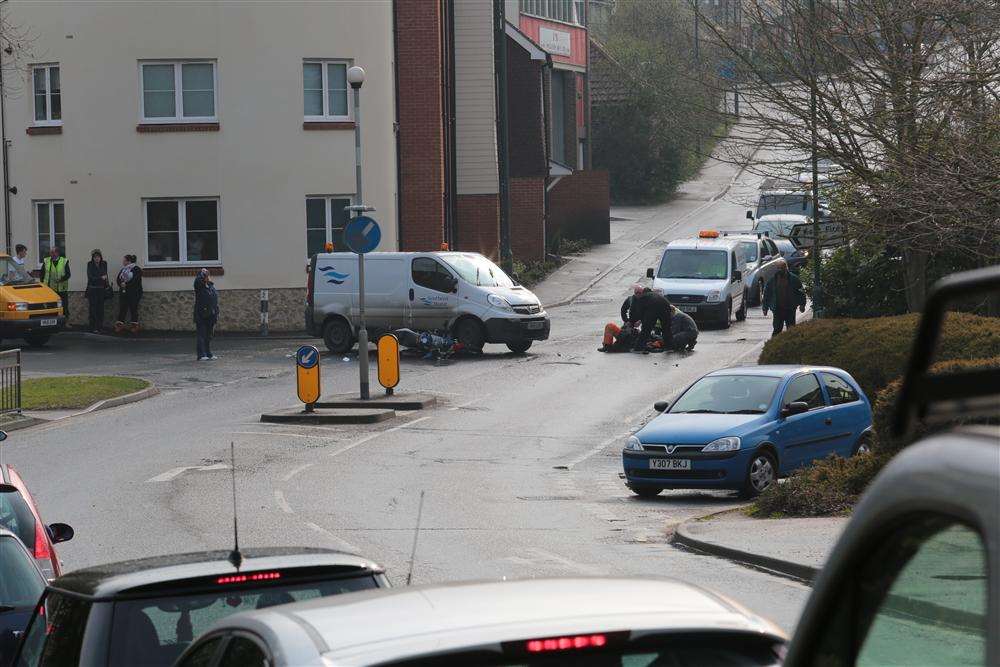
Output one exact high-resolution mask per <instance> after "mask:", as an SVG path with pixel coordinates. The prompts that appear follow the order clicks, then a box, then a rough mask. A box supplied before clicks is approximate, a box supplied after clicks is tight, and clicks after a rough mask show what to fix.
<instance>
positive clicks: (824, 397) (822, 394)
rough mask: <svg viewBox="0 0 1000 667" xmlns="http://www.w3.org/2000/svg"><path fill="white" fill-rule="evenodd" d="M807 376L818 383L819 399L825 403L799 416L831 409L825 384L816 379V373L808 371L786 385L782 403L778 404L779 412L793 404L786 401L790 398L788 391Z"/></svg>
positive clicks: (782, 394) (782, 393)
mask: <svg viewBox="0 0 1000 667" xmlns="http://www.w3.org/2000/svg"><path fill="white" fill-rule="evenodd" d="M807 375H810V376H812V379H813V381H814V382H815V383H816V386H817V387H818V388H819V397H820V400H822V401H823V404H822V405H817V406H816V407H814V408H809V409H808V410H806V412H801V413H799V414H803V415H804V414H806V413H807V412H812V411H813V410H822V409H823V408H828V407H830V405H831V404H830V401H829V399H828V397H827V395H826V390H825V389H824V388H823V383H822V382H820V379H819V378H818V377H816V373H814V372H812V371H806V372H805V373H799V374H798V375H796V376H795V377H793V378H792V379H790V380H789V381H788V384H786V385H785V388H784V389H783V390H782V391H781V401H780V402H779V403H778V409H779V410H780V409H782V408H784V407H785V406H786V405H788V404H789V403H792V401H789V400H786V399H787V397H788V390H789V389H791V388H792V384H793V383H794V382H795V381H797V380H798V379H800V378H804V377H806V376H807Z"/></svg>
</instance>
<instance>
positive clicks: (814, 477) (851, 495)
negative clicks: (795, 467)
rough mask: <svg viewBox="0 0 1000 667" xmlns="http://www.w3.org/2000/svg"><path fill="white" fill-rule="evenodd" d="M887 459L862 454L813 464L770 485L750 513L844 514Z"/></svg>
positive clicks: (783, 514)
mask: <svg viewBox="0 0 1000 667" xmlns="http://www.w3.org/2000/svg"><path fill="white" fill-rule="evenodd" d="M887 460H888V457H887V456H885V455H882V454H862V455H859V456H852V457H851V458H849V459H845V458H841V457H839V456H830V457H829V458H826V459H823V460H822V461H817V462H816V463H814V464H813V465H811V466H809V467H808V468H803V469H802V470H799V471H797V472H795V473H794V474H793V475H792V476H791V477H789V478H788V479H787V480H785V482H784V483H783V484H774V485H772V486H771V488H769V489H768V490H767V491H765V492H764V493H762V494H761V495H760V497H759V498H757V502H756V503H755V504H754V505H753V507H751V509H750V514H751V515H752V516H757V517H760V518H769V517H776V516H828V515H831V514H834V515H836V514H846V513H847V512H849V511H850V510H851V508H852V507H854V504H855V503H856V502H857V500H858V497H859V496H860V495H861V494H862V492H864V490H865V488H866V487H867V486H868V484H869V482H871V481H872V480H873V479H874V478H875V475H877V474H878V471H879V470H881V469H882V466H884V465H885V462H886V461H887Z"/></svg>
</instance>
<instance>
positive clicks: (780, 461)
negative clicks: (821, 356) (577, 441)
mask: <svg viewBox="0 0 1000 667" xmlns="http://www.w3.org/2000/svg"><path fill="white" fill-rule="evenodd" d="M655 408H656V409H657V411H659V412H662V413H663V414H660V415H658V416H657V417H656V418H655V419H653V420H652V421H651V422H650V423H649V424H647V425H646V426H645V427H643V428H642V430H640V431H639V432H638V433H636V434H635V435H633V436H631V437H630V438H629V439H628V442H627V444H626V445H625V449H624V450H623V451H622V463H623V465H624V467H625V483H626V485H627V486H628V487H629V488H630V489H632V491H633V492H635V493H636V494H638V495H639V496H641V497H644V498H651V497H653V496H655V495H657V494H658V493H659V492H660V491H662V490H663V489H734V490H738V491H740V492H742V493H743V494H744V495H746V496H748V497H752V496H756V495H757V494H759V493H761V492H762V491H764V490H765V489H766V488H767V487H769V486H771V485H772V484H774V483H775V482H776V481H777V479H778V478H779V477H783V476H786V475H788V474H789V473H791V472H792V471H794V470H796V469H798V468H801V467H803V466H806V465H809V464H810V463H812V462H813V461H816V460H818V459H822V458H825V457H827V456H829V455H830V454H837V455H839V456H843V457H848V456H851V455H854V454H857V453H858V452H864V451H868V449H869V448H870V441H871V440H870V439H871V428H872V408H871V403H870V402H869V400H868V397H867V396H865V393H864V392H863V391H861V387H859V386H858V383H857V382H855V381H854V378H852V377H851V376H850V375H849V374H848V373H847V372H845V371H843V370H841V369H839V368H829V367H821V366H743V367H738V368H726V369H722V370H718V371H714V372H712V373H709V374H708V375H705V376H704V377H702V378H701V379H700V380H698V381H697V382H695V383H694V384H692V385H691V386H690V387H688V388H687V389H686V390H685V391H684V393H682V394H681V395H680V397H679V398H678V399H677V400H676V401H675V402H674V404H673V405H669V404H667V403H657V404H656V406H655Z"/></svg>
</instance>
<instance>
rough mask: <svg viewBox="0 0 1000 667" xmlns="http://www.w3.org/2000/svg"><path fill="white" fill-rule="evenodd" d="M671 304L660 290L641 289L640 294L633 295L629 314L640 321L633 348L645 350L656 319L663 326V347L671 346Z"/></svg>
mask: <svg viewBox="0 0 1000 667" xmlns="http://www.w3.org/2000/svg"><path fill="white" fill-rule="evenodd" d="M671 308H672V306H671V305H670V301H669V300H668V299H667V297H665V296H663V294H661V293H660V292H654V291H653V290H650V289H643V291H642V293H641V294H636V295H635V300H634V302H633V305H632V311H631V313H630V315H631V316H632V317H633V318H634V319H639V320H641V321H642V334H641V335H640V336H639V338H638V340H637V341H636V344H635V349H636V350H639V351H645V350H646V346H647V345H649V342H650V340H651V338H652V334H653V329H654V327H655V326H656V322H657V320H659V321H660V323H661V324H662V326H663V347H664V348H665V349H670V348H671V347H672V346H673V341H672V340H671V322H670V311H671Z"/></svg>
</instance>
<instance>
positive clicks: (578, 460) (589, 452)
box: [563, 431, 629, 469]
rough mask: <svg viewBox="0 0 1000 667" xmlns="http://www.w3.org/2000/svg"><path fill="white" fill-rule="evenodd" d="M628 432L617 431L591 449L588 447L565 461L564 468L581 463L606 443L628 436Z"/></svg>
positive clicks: (606, 444)
mask: <svg viewBox="0 0 1000 667" xmlns="http://www.w3.org/2000/svg"><path fill="white" fill-rule="evenodd" d="M628 434H629V432H628V431H626V432H625V433H619V434H618V435H613V436H611V437H610V438H608V439H607V440H605V441H604V442H602V443H601V444H599V445H597V446H596V447H592V448H591V449H588V450H587V451H586V452H584V453H583V454H581V455H580V456H578V457H576V458H575V459H573V460H572V461H570V462H569V463H565V464H563V465H565V466H566V468H567V469H569V468H572V467H573V466H575V465H576V464H578V463H583V462H584V461H586V460H587V459H589V458H590V457H591V456H593V455H594V454H599V453H600V452H601V451H603V450H604V448H605V447H607V446H608V445H610V444H611V443H613V442H614V441H615V440H621V439H623V438H625V437H626V436H628Z"/></svg>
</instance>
